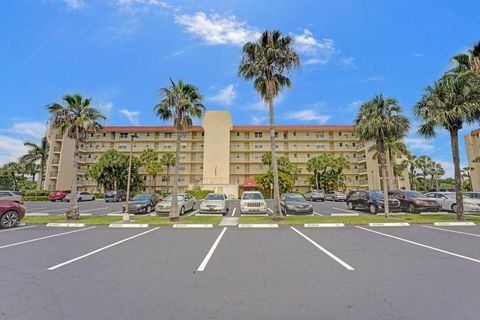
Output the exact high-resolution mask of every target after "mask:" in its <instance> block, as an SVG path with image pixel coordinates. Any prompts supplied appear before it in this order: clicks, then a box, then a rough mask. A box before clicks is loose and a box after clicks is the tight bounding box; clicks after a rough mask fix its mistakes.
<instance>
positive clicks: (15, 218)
mask: <svg viewBox="0 0 480 320" xmlns="http://www.w3.org/2000/svg"><path fill="white" fill-rule="evenodd" d="M24 217H25V207H24V206H23V205H22V204H20V203H18V202H16V201H5V200H2V201H0V228H1V229H3V228H12V227H15V226H16V225H17V224H18V223H19V222H20V221H21V220H22V219H23V218H24Z"/></svg>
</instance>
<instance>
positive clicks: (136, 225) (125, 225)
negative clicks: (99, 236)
mask: <svg viewBox="0 0 480 320" xmlns="http://www.w3.org/2000/svg"><path fill="white" fill-rule="evenodd" d="M108 227H109V228H148V224H146V223H144V224H142V223H130V224H129V223H112V224H110V225H109V226H108Z"/></svg>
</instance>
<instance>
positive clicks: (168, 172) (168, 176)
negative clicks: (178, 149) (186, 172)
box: [167, 166, 170, 193]
mask: <svg viewBox="0 0 480 320" xmlns="http://www.w3.org/2000/svg"><path fill="white" fill-rule="evenodd" d="M169 184H170V166H167V193H168V187H169Z"/></svg>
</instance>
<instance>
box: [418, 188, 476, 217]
mask: <svg viewBox="0 0 480 320" xmlns="http://www.w3.org/2000/svg"><path fill="white" fill-rule="evenodd" d="M425 197H427V198H435V199H436V200H437V201H438V202H440V204H441V205H442V209H443V210H447V211H453V212H457V198H456V195H455V192H428V193H427V194H425ZM463 210H464V212H465V213H467V212H468V213H478V212H480V199H471V198H467V197H465V198H464V199H463Z"/></svg>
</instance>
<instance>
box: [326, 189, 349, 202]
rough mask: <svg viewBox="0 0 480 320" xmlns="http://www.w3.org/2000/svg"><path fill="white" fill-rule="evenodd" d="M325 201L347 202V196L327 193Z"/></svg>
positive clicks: (335, 192)
mask: <svg viewBox="0 0 480 320" xmlns="http://www.w3.org/2000/svg"><path fill="white" fill-rule="evenodd" d="M325 200H330V201H346V200H347V195H346V194H345V193H343V192H340V191H333V192H331V193H327V194H326V195H325Z"/></svg>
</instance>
